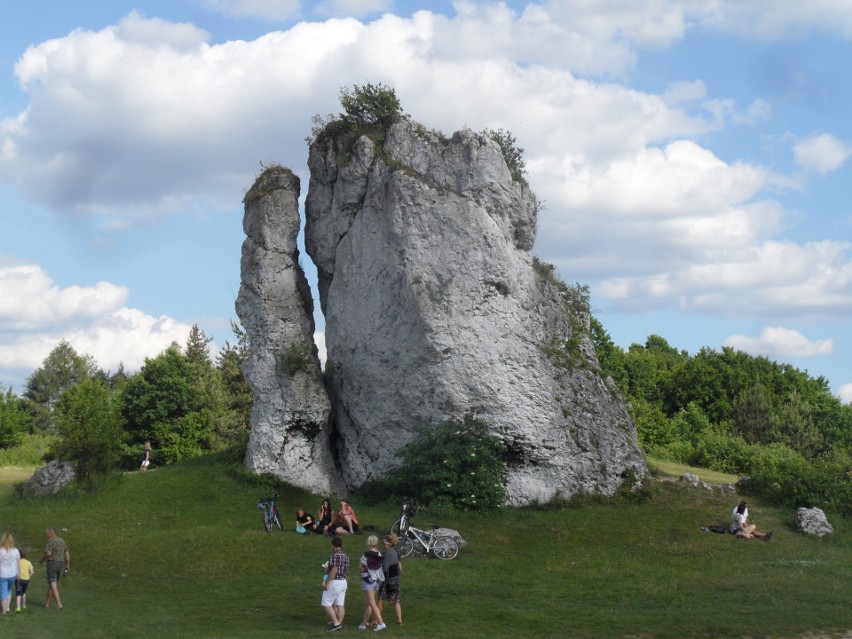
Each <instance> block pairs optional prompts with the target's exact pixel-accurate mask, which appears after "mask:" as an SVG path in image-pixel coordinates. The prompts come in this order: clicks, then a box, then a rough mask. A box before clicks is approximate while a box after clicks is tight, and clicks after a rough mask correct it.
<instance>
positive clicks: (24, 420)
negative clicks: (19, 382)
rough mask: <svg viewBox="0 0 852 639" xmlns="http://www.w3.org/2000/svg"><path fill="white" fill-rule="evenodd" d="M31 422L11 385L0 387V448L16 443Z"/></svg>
mask: <svg viewBox="0 0 852 639" xmlns="http://www.w3.org/2000/svg"><path fill="white" fill-rule="evenodd" d="M31 423H32V417H31V416H30V414H29V413H27V411H25V410H24V409H23V406H22V401H21V399H20V398H19V397H18V396H17V395H15V394H14V393H13V392H12V387H11V386H10V387H9V388H7V389H6V390H5V391H4V390H3V388H2V387H0V448H9V447H11V446H15V445H16V444H18V443H19V442H20V441H21V435H22V434H23V433H25V432H26V431H27V430H28V428H29V426H30V425H31Z"/></svg>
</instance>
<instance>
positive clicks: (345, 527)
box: [332, 499, 359, 535]
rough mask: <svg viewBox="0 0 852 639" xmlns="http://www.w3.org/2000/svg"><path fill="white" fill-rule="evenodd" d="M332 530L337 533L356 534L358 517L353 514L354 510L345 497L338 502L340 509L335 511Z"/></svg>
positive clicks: (357, 532)
mask: <svg viewBox="0 0 852 639" xmlns="http://www.w3.org/2000/svg"><path fill="white" fill-rule="evenodd" d="M332 527H333V528H334V532H335V534H337V535H357V534H359V531H358V518H357V517H356V516H355V511H354V510H352V507H351V506H350V505H349V502H348V501H346V500H345V499H344V500H342V501H341V502H340V510H338V511H337V517H336V519H335V520H334V525H333V526H332Z"/></svg>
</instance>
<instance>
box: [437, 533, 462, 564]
mask: <svg viewBox="0 0 852 639" xmlns="http://www.w3.org/2000/svg"><path fill="white" fill-rule="evenodd" d="M432 554H434V555H435V556H436V557H437V558H438V559H455V558H456V557H458V554H459V545H458V544H457V543H456V540H455V539H453V538H452V537H438V538H437V539H436V540H435V543H434V544H433V545H432Z"/></svg>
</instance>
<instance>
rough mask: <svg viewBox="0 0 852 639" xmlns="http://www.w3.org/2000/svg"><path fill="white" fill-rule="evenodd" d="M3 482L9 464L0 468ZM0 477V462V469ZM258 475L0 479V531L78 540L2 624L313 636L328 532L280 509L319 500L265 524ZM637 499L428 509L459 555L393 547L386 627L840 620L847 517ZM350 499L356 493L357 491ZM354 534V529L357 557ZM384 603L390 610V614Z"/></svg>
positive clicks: (650, 627)
mask: <svg viewBox="0 0 852 639" xmlns="http://www.w3.org/2000/svg"><path fill="white" fill-rule="evenodd" d="M8 476H12V477H13V478H14V479H15V480H17V479H18V478H19V477H18V475H17V474H15V473H10V474H9V475H8ZM8 476H7V475H0V481H2V478H6V480H7V482H8ZM266 492H268V490H267V489H266V488H263V487H262V485H261V484H260V483H259V482H254V483H253V482H251V481H250V480H247V479H245V477H244V475H243V474H242V473H240V472H239V471H238V465H237V464H236V463H235V462H233V461H232V460H229V459H228V458H227V457H226V456H212V457H207V458H202V459H197V460H193V461H191V462H188V463H184V464H180V465H177V466H173V467H169V468H164V469H157V470H156V471H153V472H149V473H147V474H146V475H141V474H138V473H131V474H127V475H125V476H124V477H123V478H122V479H121V480H119V481H116V482H115V483H113V484H111V485H110V486H108V487H106V488H104V489H103V490H102V491H101V492H99V493H97V494H94V495H88V494H76V495H70V496H64V497H55V498H42V499H39V500H21V499H19V498H17V497H15V496H14V493H13V491H11V490H8V489H5V490H3V491H2V492H0V495H2V497H0V530H3V531H5V530H8V531H11V532H12V533H13V534H14V536H15V539H16V542H17V545H18V546H19V547H28V548H29V549H30V550H31V558H33V559H35V561H34V563H36V562H37V560H38V558H39V557H40V555H41V549H42V548H43V546H44V528H45V527H46V526H48V525H53V526H55V527H56V528H57V529H61V532H60V534H61V535H62V536H63V537H64V538H65V540H66V541H67V542H68V545H69V547H70V550H71V553H72V572H71V575H70V576H69V577H68V578H67V579H66V580H63V581H62V582H61V592H62V597H63V603H64V604H65V609H64V610H62V611H56V610H54V609H51V610H45V609H44V608H42V607H41V606H42V604H43V602H44V595H45V583H44V582H45V576H44V571H43V569H42V567H41V566H37V571H36V576H35V578H34V580H33V582H32V584H31V586H30V605H29V608H28V609H27V610H26V611H25V612H23V613H21V614H14V613H13V614H11V615H7V616H6V617H4V618H0V637H3V638H6V637H21V638H28V639H30V638H41V637H45V638H53V637H72V638H75V637H80V638H83V637H85V638H101V637H102V638H105V639H107V638H108V639H114V638H123V637H127V638H133V637H140V638H141V637H146V638H149V637H151V636H160V637H164V638H173V637H175V638H177V637H205V638H207V637H209V638H214V637H216V638H219V637H221V638H231V637H234V638H236V637H239V638H251V637H312V636H321V635H324V634H326V633H325V630H326V626H325V617H324V614H323V612H322V610H321V608H320V607H319V597H320V588H319V584H320V578H321V572H322V571H321V567H320V564H322V563H323V562H324V561H325V560H326V559H327V558H328V554H329V550H330V548H329V543H328V540H327V539H325V538H323V537H318V536H311V537H303V536H300V535H297V534H295V533H294V532H291V530H292V527H291V526H290V524H291V521H292V519H293V516H292V513H293V510H294V509H295V507H296V506H298V505H303V506H305V507H306V508H308V509H309V510H311V511H315V510H316V508H317V506H318V504H319V498H318V497H316V496H313V495H308V494H306V493H304V492H301V491H298V490H295V489H292V488H284V489H283V490H282V491H281V492H282V495H281V497H280V504H281V510H282V513H283V514H284V516H285V520H286V522H287V524H288V525H287V530H286V531H285V532H283V533H282V532H278V531H275V532H273V533H270V534H268V533H265V532H264V531H263V530H262V528H261V523H260V515H259V513H258V511H257V510H256V503H257V499H258V498H259V497H261V496H264V494H265V493H266ZM651 494H652V496H651V498H650V499H649V500H647V501H645V502H643V503H629V502H619V503H605V504H591V503H590V504H586V505H575V506H571V507H565V508H561V509H544V508H542V509H536V508H529V509H520V510H503V511H500V512H496V513H493V514H490V515H487V516H486V515H457V514H453V515H446V514H440V513H433V512H430V511H422V512H421V513H419V514H418V516H417V519H416V522H415V523H417V524H420V525H423V526H425V525H427V524H429V523H432V522H434V523H439V524H443V525H447V526H450V527H452V528H456V529H457V530H459V531H460V532H461V533H462V535H463V536H464V537H465V538H466V540H467V541H468V545H467V546H466V547H465V548H463V550H462V552H461V554H460V555H459V557H458V559H456V560H455V561H450V562H441V561H437V560H429V559H409V560H406V561H405V562H404V574H403V581H402V584H403V585H402V588H403V600H402V601H403V610H404V616H405V624H404V625H403V626H397V625H395V624H393V623H391V624H389V626H388V629H387V631H385V634H386V635H393V636H398V637H410V638H422V639H426V638H435V637H474V638H475V637H506V638H508V637H513V638H514V637H581V638H582V637H607V638H609V637H631V638H643V637H662V638H666V637H671V638H678V639H680V638H690V637H696V638H707V637H814V636H816V635H814V634H813V633H822V634H823V635H825V636H832V637H840V636H844V635H846V636H848V635H849V634H850V632H852V617H850V613H849V611H850V609H852V588H850V584H852V544H850V542H849V533H850V522H849V521H848V520H845V519H843V518H840V517H837V516H835V517H832V518H831V521H832V524H833V525H834V526H835V530H836V534H835V535H833V536H832V537H830V538H825V539H816V538H808V537H805V536H803V535H800V534H798V533H796V532H794V531H793V529H792V527H791V522H790V519H791V515H790V514H789V513H785V512H780V511H777V510H774V509H772V508H768V507H765V506H763V505H761V504H760V503H759V502H757V501H756V500H753V501H751V507H750V511H751V518H752V519H753V520H754V521H755V522H756V523H757V524H758V525H759V526H760V528H761V529H771V530H774V533H775V535H774V538H773V540H772V541H771V542H769V543H764V542H759V541H743V540H735V539H734V538H733V537H731V536H730V535H717V534H712V533H704V532H701V530H700V527H701V526H702V525H706V524H713V523H726V522H727V519H728V514H729V513H730V510H731V508H732V507H733V505H734V503H735V501H736V497H733V498H732V497H731V496H722V495H720V494H718V493H714V492H710V491H699V490H691V489H689V488H686V487H684V486H681V485H678V484H672V483H657V484H655V485H654V486H653V487H652V489H651ZM353 505H354V506H355V508H356V511H357V512H358V514H359V518H360V519H361V521H362V524H368V525H370V524H371V525H374V526H376V527H377V528H378V529H379V530H380V531H381V532H384V531H386V530H387V529H388V528H389V526H390V524H391V522H392V521H393V519H394V518H395V515H396V509H395V508H394V507H392V506H387V507H379V508H369V507H365V506H363V505H360V504H359V503H358V501H357V499H353ZM359 506H360V507H359ZM365 540H366V538H365V537H364V536H359V537H349V538H346V539H345V540H344V541H345V550H347V552H348V553H349V555H350V557H351V559H352V560H353V562H355V561H357V558H358V556H360V554H361V551H362V550H363V549H364V544H365ZM354 572H355V571H354V570H353V575H352V576H351V577H350V580H349V582H350V588H349V595H348V599H347V617H346V621H345V623H344V628H343V630H342V631H341V632H338V633H336V636H355V635H359V631H358V629H357V625H358V623H359V621H360V616H361V614H362V612H363V597H362V594H361V591H360V584H359V581H358V579H357V575H355V574H354ZM390 619H391V620H392V619H393V616H392V614H391V615H390Z"/></svg>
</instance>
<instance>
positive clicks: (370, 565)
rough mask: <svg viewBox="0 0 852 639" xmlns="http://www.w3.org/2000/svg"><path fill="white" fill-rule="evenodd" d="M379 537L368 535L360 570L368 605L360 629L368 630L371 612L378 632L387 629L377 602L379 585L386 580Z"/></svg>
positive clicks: (362, 586)
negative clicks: (379, 548)
mask: <svg viewBox="0 0 852 639" xmlns="http://www.w3.org/2000/svg"><path fill="white" fill-rule="evenodd" d="M378 544H379V538H378V537H376V536H375V535H370V536H369V537H367V552H365V553H364V554H363V555H362V556H361V562H360V566H359V568H360V571H361V590H363V591H364V599H365V602H366V605H365V607H364V618H363V619H362V620H361V625H360V626H358V629H359V630H366V629H367V626H369V623H370V614H372V615H373V620H374V621H375V622H376V628H375V629H376V632H379V631H381V630H384V629H385V622H384V621H382V611H381V610H379V604H378V603H377V602H376V593H377V592H378V590H379V586H380V585H381V583H382V582H383V581H384V572H383V571H382V554H381V553H380V552H379V551H378V550H377V548H376V546H378Z"/></svg>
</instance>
